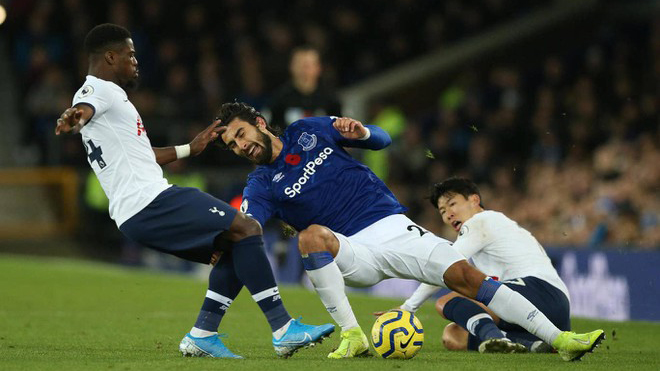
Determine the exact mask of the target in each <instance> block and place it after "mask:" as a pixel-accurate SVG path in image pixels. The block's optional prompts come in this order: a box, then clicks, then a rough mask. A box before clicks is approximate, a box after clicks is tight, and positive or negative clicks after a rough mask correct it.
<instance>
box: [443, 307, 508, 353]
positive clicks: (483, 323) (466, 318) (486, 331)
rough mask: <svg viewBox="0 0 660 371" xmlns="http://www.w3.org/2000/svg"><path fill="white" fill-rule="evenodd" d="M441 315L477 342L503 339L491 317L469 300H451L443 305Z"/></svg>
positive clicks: (500, 331)
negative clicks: (464, 330) (469, 334)
mask: <svg viewBox="0 0 660 371" xmlns="http://www.w3.org/2000/svg"><path fill="white" fill-rule="evenodd" d="M442 313H443V314H444V316H445V318H447V319H448V320H450V321H453V322H456V323H457V324H458V325H459V326H461V327H463V328H464V329H466V330H467V331H468V332H469V333H471V334H472V335H474V336H476V337H477V338H478V339H479V342H482V341H484V340H488V339H493V338H497V339H501V338H504V337H505V336H504V334H503V333H502V330H500V329H499V328H497V325H495V322H494V321H493V317H491V316H490V314H488V312H486V311H485V310H484V309H483V308H482V307H480V306H479V305H477V304H476V303H475V302H473V301H472V300H470V299H466V298H464V297H460V296H457V297H455V298H452V299H451V300H449V301H448V302H447V303H446V304H445V306H444V308H443V310H442Z"/></svg>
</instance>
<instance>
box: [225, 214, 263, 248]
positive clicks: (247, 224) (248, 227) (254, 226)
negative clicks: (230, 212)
mask: <svg viewBox="0 0 660 371" xmlns="http://www.w3.org/2000/svg"><path fill="white" fill-rule="evenodd" d="M228 232H229V233H227V239H229V240H231V241H240V240H242V239H244V238H247V237H251V236H260V235H262V234H263V232H262V230H261V225H259V222H257V221H256V220H254V219H252V218H250V217H249V216H247V215H245V214H243V213H237V214H236V217H235V218H234V221H233V222H232V224H231V227H230V228H229V231H228Z"/></svg>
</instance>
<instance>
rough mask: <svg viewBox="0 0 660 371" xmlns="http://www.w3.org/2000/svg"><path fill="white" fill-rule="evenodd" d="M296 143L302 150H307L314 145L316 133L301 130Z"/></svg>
mask: <svg viewBox="0 0 660 371" xmlns="http://www.w3.org/2000/svg"><path fill="white" fill-rule="evenodd" d="M298 144H300V145H301V146H302V148H303V151H309V150H311V149H313V148H314V147H316V134H312V135H309V134H307V133H306V132H303V133H302V135H301V136H300V138H298Z"/></svg>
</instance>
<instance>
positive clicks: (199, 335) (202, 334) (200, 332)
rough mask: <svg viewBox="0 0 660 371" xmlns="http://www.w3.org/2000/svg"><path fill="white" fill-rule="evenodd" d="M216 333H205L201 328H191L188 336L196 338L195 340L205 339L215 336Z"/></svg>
mask: <svg viewBox="0 0 660 371" xmlns="http://www.w3.org/2000/svg"><path fill="white" fill-rule="evenodd" d="M217 334H218V333H217V332H213V331H206V330H202V329H201V328H197V327H193V328H192V330H190V335H192V336H194V337H196V338H205V337H209V336H213V335H217Z"/></svg>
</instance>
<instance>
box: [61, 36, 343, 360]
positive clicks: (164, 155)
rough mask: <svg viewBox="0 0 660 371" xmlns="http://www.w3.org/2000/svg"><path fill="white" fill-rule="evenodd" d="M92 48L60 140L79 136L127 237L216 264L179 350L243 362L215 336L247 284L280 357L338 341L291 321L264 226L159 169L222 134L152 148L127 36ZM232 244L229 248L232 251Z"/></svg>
mask: <svg viewBox="0 0 660 371" xmlns="http://www.w3.org/2000/svg"><path fill="white" fill-rule="evenodd" d="M85 49H86V51H87V53H88V55H89V75H88V76H87V79H86V81H85V83H84V84H83V86H82V87H81V88H80V89H79V90H78V92H77V93H76V95H75V97H74V98H73V107H72V108H69V109H67V110H66V111H65V112H64V113H63V114H62V116H61V117H60V118H59V119H58V120H57V128H56V129H55V133H56V134H60V133H68V132H77V131H79V132H80V134H81V135H82V140H83V145H84V146H85V149H86V150H87V160H88V162H89V165H90V166H91V167H92V169H93V170H94V172H95V173H96V176H97V177H98V178H99V181H100V183H101V186H102V187H103V190H104V191H105V194H106V195H107V196H108V199H109V200H110V217H111V218H112V219H114V220H115V222H116V223H117V227H119V229H120V230H121V231H122V233H124V234H125V235H126V236H128V237H129V238H131V239H133V240H135V241H137V242H139V243H141V244H143V245H146V246H147V247H150V248H153V249H156V250H158V251H161V252H165V253H168V254H172V255H175V256H178V257H180V258H182V259H186V260H190V261H195V262H199V263H202V264H209V263H212V264H214V267H213V269H212V270H211V273H210V275H209V286H208V291H207V292H206V297H205V299H204V303H203V304H202V309H201V310H200V312H199V316H198V317H197V322H196V323H195V325H194V327H193V328H192V329H191V331H190V332H189V333H188V334H186V335H185V336H184V338H183V340H182V341H181V343H180V344H179V350H180V351H181V353H183V354H184V355H186V356H198V357H217V358H242V357H240V356H237V355H236V354H234V353H233V352H231V351H230V350H229V349H227V347H225V345H224V344H223V343H222V341H221V340H220V337H219V336H218V333H217V331H218V326H219V325H220V321H221V320H222V317H223V315H224V314H225V312H226V311H227V309H228V308H229V306H230V305H231V303H232V301H233V300H234V299H235V298H236V296H237V295H238V293H239V291H240V290H241V288H242V287H243V285H245V286H246V287H247V288H248V290H249V291H250V293H251V294H252V298H253V299H254V300H255V301H256V302H257V303H258V305H259V307H260V308H261V310H262V311H263V313H264V315H265V316H266V319H267V320H268V323H269V324H270V326H271V329H272V331H273V337H272V342H273V346H274V348H275V352H276V353H277V354H278V355H280V356H283V357H288V356H290V355H291V354H293V353H294V352H295V351H297V350H298V349H300V348H302V347H305V346H308V345H311V344H313V343H315V342H317V341H319V340H321V339H322V338H323V337H324V336H327V335H329V334H330V333H332V332H333V331H334V325H332V324H326V325H322V326H309V325H305V324H303V323H300V322H299V321H298V320H294V319H292V318H291V316H289V314H288V312H287V311H286V309H285V308H284V305H283V303H282V299H281V297H280V294H279V290H278V288H277V285H276V283H275V278H274V277H273V272H272V270H271V267H270V263H269V262H268V259H267V257H266V255H265V253H264V250H263V240H262V236H261V227H260V226H259V224H258V223H257V222H255V221H254V220H253V219H251V218H249V217H247V216H246V215H244V214H243V213H240V212H237V211H236V210H235V209H233V208H232V207H231V206H229V205H228V204H227V203H225V202H223V201H220V200H218V199H216V198H214V197H211V196H210V195H208V194H206V193H203V192H201V191H199V190H198V189H195V188H183V187H177V186H175V185H174V186H172V185H170V184H168V182H167V180H166V179H165V178H164V177H163V171H162V169H161V167H160V165H164V164H167V163H169V162H172V161H175V160H177V159H179V158H182V157H188V156H194V155H197V154H199V153H200V152H202V151H203V150H204V149H205V148H206V146H207V144H208V143H209V142H211V141H213V140H215V139H216V138H217V137H218V129H217V128H216V126H214V125H211V126H210V127H208V128H207V129H206V130H204V131H203V132H202V133H201V134H199V135H198V136H197V137H196V138H195V139H194V140H193V141H192V142H191V143H190V144H186V145H182V146H177V147H165V148H153V147H152V146H151V143H150V141H149V138H148V137H147V132H146V129H145V126H144V123H143V122H142V119H141V118H140V115H139V114H138V111H137V110H136V109H135V107H134V106H133V104H132V103H131V102H130V101H129V100H128V95H127V93H126V90H125V89H128V88H131V87H134V86H135V85H136V81H137V78H138V68H137V66H138V63H137V59H136V58H135V48H134V46H133V40H132V39H131V36H130V33H129V32H128V30H126V29H125V28H123V27H120V26H117V25H114V24H102V25H99V26H96V27H94V28H93V29H92V30H91V31H90V32H89V33H88V34H87V36H86V38H85ZM222 241H225V243H223V242H222ZM226 245H230V247H229V248H228V249H224V247H225V246H226ZM221 248H223V251H220V250H221Z"/></svg>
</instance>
